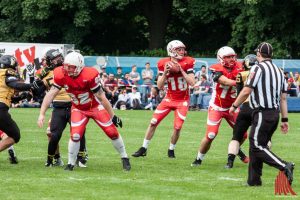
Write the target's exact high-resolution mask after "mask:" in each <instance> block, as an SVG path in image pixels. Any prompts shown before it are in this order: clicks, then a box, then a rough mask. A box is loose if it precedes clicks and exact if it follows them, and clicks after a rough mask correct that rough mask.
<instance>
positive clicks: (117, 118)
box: [112, 115, 123, 128]
mask: <svg viewBox="0 0 300 200" xmlns="http://www.w3.org/2000/svg"><path fill="white" fill-rule="evenodd" d="M112 122H113V123H114V125H115V126H116V127H119V126H120V128H122V126H123V123H122V120H121V119H120V118H119V117H117V116H116V115H114V116H113V118H112Z"/></svg>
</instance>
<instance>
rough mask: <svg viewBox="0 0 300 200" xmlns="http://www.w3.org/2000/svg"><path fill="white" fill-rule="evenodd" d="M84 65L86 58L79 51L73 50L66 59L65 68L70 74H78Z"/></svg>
mask: <svg viewBox="0 0 300 200" xmlns="http://www.w3.org/2000/svg"><path fill="white" fill-rule="evenodd" d="M83 67H84V58H83V56H82V55H81V54H80V53H78V52H71V53H69V54H67V55H66V57H65V60H64V70H65V72H66V73H67V74H68V75H69V76H73V77H74V76H78V75H79V74H80V72H81V70H82V69H83Z"/></svg>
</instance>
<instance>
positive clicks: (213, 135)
mask: <svg viewBox="0 0 300 200" xmlns="http://www.w3.org/2000/svg"><path fill="white" fill-rule="evenodd" d="M216 136H217V134H216V133H215V132H209V133H207V135H206V138H207V139H209V140H214V139H215V137H216Z"/></svg>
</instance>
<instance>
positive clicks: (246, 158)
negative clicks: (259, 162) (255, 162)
mask: <svg viewBox="0 0 300 200" xmlns="http://www.w3.org/2000/svg"><path fill="white" fill-rule="evenodd" d="M241 161H242V162H243V163H246V164H247V163H249V161H250V158H249V157H248V156H245V158H244V159H241Z"/></svg>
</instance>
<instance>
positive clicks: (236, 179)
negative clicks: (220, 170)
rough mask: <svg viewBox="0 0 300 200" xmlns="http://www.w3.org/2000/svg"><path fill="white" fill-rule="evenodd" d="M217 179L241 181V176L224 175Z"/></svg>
mask: <svg viewBox="0 0 300 200" xmlns="http://www.w3.org/2000/svg"><path fill="white" fill-rule="evenodd" d="M218 179H220V180H227V181H243V179H242V178H231V177H224V176H221V177H219V178H218Z"/></svg>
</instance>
